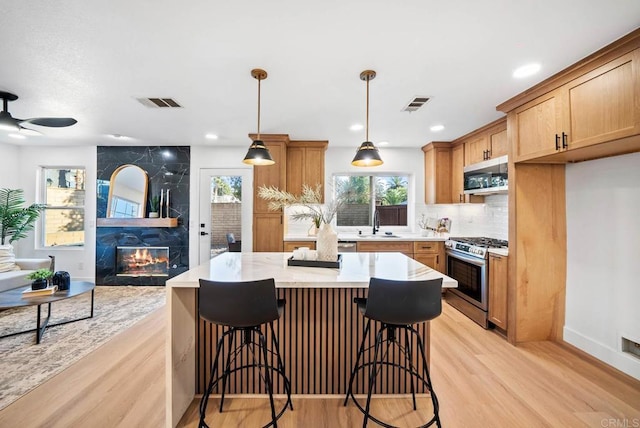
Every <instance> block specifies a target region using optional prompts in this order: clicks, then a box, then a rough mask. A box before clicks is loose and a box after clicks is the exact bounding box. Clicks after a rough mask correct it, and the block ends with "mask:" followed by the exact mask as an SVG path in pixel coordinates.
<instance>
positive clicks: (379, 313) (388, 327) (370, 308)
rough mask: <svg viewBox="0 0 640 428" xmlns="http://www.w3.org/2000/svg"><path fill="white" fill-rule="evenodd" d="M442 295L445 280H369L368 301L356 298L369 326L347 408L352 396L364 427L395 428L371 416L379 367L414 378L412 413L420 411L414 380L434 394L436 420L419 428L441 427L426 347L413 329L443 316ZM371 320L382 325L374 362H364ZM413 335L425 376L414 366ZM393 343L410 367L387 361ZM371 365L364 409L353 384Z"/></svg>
mask: <svg viewBox="0 0 640 428" xmlns="http://www.w3.org/2000/svg"><path fill="white" fill-rule="evenodd" d="M441 293H442V278H439V279H433V280H427V281H394V280H389V279H380V278H371V279H370V280H369V293H368V295H367V298H358V297H356V298H354V299H353V302H354V303H355V304H356V305H357V306H358V310H359V311H360V312H361V313H362V314H363V315H364V316H365V318H366V319H367V323H366V325H365V328H364V335H363V338H362V343H361V344H360V349H359V350H358V355H357V357H356V362H355V364H354V367H353V370H352V371H351V378H350V379H349V385H348V387H347V395H346V397H345V399H344V405H345V406H346V405H347V402H348V400H349V397H351V398H352V399H353V402H354V403H355V404H356V406H357V407H358V408H359V409H360V410H361V411H362V413H364V421H363V424H362V426H363V427H366V426H367V422H368V420H369V419H371V420H372V421H374V422H376V423H377V424H379V425H382V426H384V427H388V428H393V425H389V424H387V423H385V422H382V421H381V420H379V419H378V418H376V417H374V416H372V415H371V414H370V413H369V409H370V405H371V394H372V392H373V387H374V385H375V382H376V376H377V375H378V372H379V371H380V368H379V367H378V366H391V367H397V368H399V369H401V370H403V371H404V372H406V373H409V375H410V376H411V380H410V385H411V395H412V398H413V410H417V406H416V394H415V384H414V378H415V379H418V380H420V381H422V382H423V384H424V385H425V386H426V387H427V389H428V390H429V394H430V395H431V402H432V403H433V417H432V418H431V419H430V420H429V421H428V422H427V423H426V424H424V425H421V426H420V428H424V427H428V426H431V425H433V424H434V423H435V424H436V426H438V427H440V426H441V425H440V416H439V414H438V399H437V397H436V393H435V392H434V390H433V386H432V384H431V376H430V375H429V368H428V366H427V358H426V355H425V351H424V344H423V342H422V338H421V337H420V334H419V333H418V331H417V330H416V329H415V328H413V327H412V326H411V325H412V324H416V323H422V322H426V321H430V320H432V319H434V318H436V317H437V316H438V315H440V314H441V313H442V297H441ZM371 320H374V321H379V322H380V323H381V327H380V329H379V330H378V331H377V333H376V341H375V345H374V347H375V350H374V355H373V360H372V361H368V362H365V361H364V352H365V344H366V341H367V335H368V334H369V328H370V325H371ZM398 330H403V331H404V335H405V342H406V344H405V347H401V346H400V344H399V342H398ZM383 333H386V337H384V338H383ZM410 334H413V335H415V336H416V338H417V342H418V348H419V351H420V357H421V358H422V365H423V368H424V374H421V373H419V372H418V371H417V369H416V367H414V366H413V364H412V363H411V361H412V358H411V346H410V343H411V342H410V340H409V335H410ZM385 343H386V344H387V352H385V353H384V355H381V356H380V357H379V356H378V355H379V352H380V348H381V347H382V345H383V344H385ZM393 344H395V345H397V346H398V348H399V350H400V353H401V354H404V356H405V361H406V362H407V365H405V366H403V365H399V364H397V363H394V362H393V361H386V360H385V359H384V357H385V355H389V352H388V347H389V346H390V345H393ZM369 349H371V347H369V348H367V349H366V350H369ZM361 359H362V360H363V361H362V363H360V360H361ZM369 366H371V369H370V370H369V391H368V393H367V403H366V405H365V407H362V405H361V404H360V403H359V402H358V400H356V398H355V397H354V396H353V390H352V387H353V381H354V378H355V377H356V374H357V373H358V372H359V371H360V370H364V369H365V368H366V367H369Z"/></svg>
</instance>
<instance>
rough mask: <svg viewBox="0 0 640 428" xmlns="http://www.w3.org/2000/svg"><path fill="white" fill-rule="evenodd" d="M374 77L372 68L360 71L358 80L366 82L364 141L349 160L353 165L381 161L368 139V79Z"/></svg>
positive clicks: (369, 164)
mask: <svg viewBox="0 0 640 428" xmlns="http://www.w3.org/2000/svg"><path fill="white" fill-rule="evenodd" d="M375 77H376V72H375V71H373V70H365V71H363V72H362V73H360V80H364V81H366V82H367V126H366V128H365V129H366V135H365V142H364V143H362V144H361V145H360V148H358V151H357V152H356V155H355V156H354V158H353V160H352V161H351V165H353V166H378V165H382V163H383V162H382V159H381V158H380V153H379V152H378V149H377V148H376V146H374V145H373V143H372V142H371V141H369V81H370V80H373V79H374V78H375Z"/></svg>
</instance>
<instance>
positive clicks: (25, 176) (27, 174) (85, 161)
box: [15, 146, 97, 281]
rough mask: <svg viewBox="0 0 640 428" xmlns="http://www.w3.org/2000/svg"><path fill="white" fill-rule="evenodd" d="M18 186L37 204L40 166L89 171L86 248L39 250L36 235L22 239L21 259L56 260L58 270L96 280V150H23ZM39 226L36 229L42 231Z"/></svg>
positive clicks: (74, 276)
mask: <svg viewBox="0 0 640 428" xmlns="http://www.w3.org/2000/svg"><path fill="white" fill-rule="evenodd" d="M17 164H18V168H17V169H18V171H17V172H16V173H15V174H16V177H18V183H19V184H18V186H19V187H21V188H23V189H24V191H25V199H26V200H27V203H32V202H35V201H36V192H37V188H38V186H39V183H38V171H39V169H40V167H43V166H46V167H58V166H73V167H84V168H86V183H85V186H86V187H85V190H86V201H85V216H86V217H85V245H84V247H70V248H55V247H51V248H45V249H42V248H37V247H36V239H35V234H34V232H30V233H29V236H28V237H27V238H25V239H22V240H20V241H19V242H18V243H17V245H16V246H15V247H16V255H17V256H18V257H45V258H46V257H47V256H48V255H52V256H55V257H56V269H57V270H65V271H67V272H69V274H70V275H71V277H72V278H73V279H76V280H87V281H93V280H95V247H96V245H95V242H96V227H95V226H96V167H97V166H96V147H85V146H74V147H60V146H56V147H53V146H51V147H49V146H47V147H42V146H39V147H24V146H22V147H20V148H19V157H18V162H17ZM38 228H39V225H38V226H37V227H36V231H35V232H36V233H37V232H38Z"/></svg>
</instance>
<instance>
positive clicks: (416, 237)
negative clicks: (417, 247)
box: [284, 233, 449, 242]
mask: <svg viewBox="0 0 640 428" xmlns="http://www.w3.org/2000/svg"><path fill="white" fill-rule="evenodd" d="M447 239H449V238H448V237H443V236H422V235H421V234H419V233H398V234H397V235H395V234H394V235H391V236H388V235H385V234H384V233H377V234H375V235H371V234H365V235H358V234H357V233H338V240H339V241H382V242H384V241H446V240H447ZM315 240H316V237H315V236H309V235H287V236H285V237H284V241H285V242H287V241H315Z"/></svg>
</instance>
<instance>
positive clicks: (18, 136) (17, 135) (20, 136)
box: [8, 134, 27, 140]
mask: <svg viewBox="0 0 640 428" xmlns="http://www.w3.org/2000/svg"><path fill="white" fill-rule="evenodd" d="M8 135H9V137H11V138H17V139H18V140H24V139H25V138H27V137H25V136H24V135H20V134H8Z"/></svg>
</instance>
